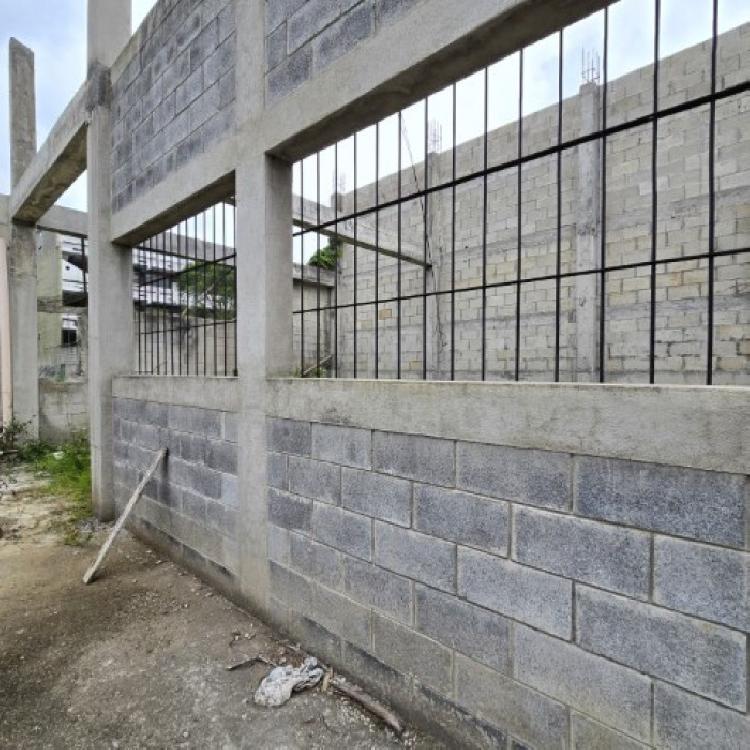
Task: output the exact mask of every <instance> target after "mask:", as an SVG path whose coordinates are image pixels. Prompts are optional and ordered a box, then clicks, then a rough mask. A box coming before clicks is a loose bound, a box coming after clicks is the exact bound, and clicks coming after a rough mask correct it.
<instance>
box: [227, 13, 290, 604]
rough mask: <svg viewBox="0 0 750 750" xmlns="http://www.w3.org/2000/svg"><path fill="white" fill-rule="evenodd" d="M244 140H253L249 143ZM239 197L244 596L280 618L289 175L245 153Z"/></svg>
mask: <svg viewBox="0 0 750 750" xmlns="http://www.w3.org/2000/svg"><path fill="white" fill-rule="evenodd" d="M264 6H265V3H263V2H259V1H258V0H254V1H253V2H248V3H238V4H237V6H236V7H237V40H238V51H237V52H238V59H237V82H238V83H237V86H238V90H237V101H238V103H239V106H240V108H241V110H243V115H245V116H247V115H249V116H253V115H254V114H257V113H259V112H260V111H261V110H262V107H263V96H264V81H263V69H264V64H263V50H264V44H263V29H264V12H265V7H264ZM246 143H252V140H251V139H248V140H247V141H246ZM235 174H236V178H235V179H236V187H235V190H236V198H237V234H236V240H235V241H236V245H237V341H238V350H237V361H238V362H237V365H238V372H239V382H240V390H241V394H242V395H241V400H242V407H241V413H240V419H239V456H240V460H239V486H240V493H241V494H240V503H241V505H240V508H241V510H240V512H241V521H240V523H241V528H242V532H241V534H240V535H239V536H240V538H241V539H242V542H241V548H240V565H241V571H240V576H239V578H240V581H241V586H242V595H243V597H244V599H245V601H246V603H247V605H248V606H250V607H251V608H252V609H254V610H255V611H257V612H259V613H261V614H263V615H264V616H265V617H269V618H271V619H276V618H278V617H280V613H278V612H276V611H275V610H274V608H273V606H272V604H271V601H270V588H269V568H268V557H267V554H266V536H267V513H266V492H265V489H266V427H265V392H266V378H267V377H273V376H277V375H289V374H290V373H291V371H292V367H293V364H292V315H291V310H292V309H293V307H292V257H291V255H292V253H291V243H292V238H291V231H292V230H291V221H292V171H291V165H290V164H287V163H284V162H282V161H280V160H278V159H275V158H274V157H271V156H267V155H265V154H262V153H254V152H251V151H250V149H247V150H245V149H244V148H243V149H242V150H241V152H240V154H239V163H238V165H237V170H236V173H235Z"/></svg>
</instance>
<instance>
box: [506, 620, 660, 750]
mask: <svg viewBox="0 0 750 750" xmlns="http://www.w3.org/2000/svg"><path fill="white" fill-rule="evenodd" d="M515 675H516V677H517V678H518V679H519V680H521V681H522V682H524V683H525V684H527V685H531V686H532V687H534V688H537V689H538V690H543V691H544V692H545V693H546V694H547V695H551V696H553V697H554V698H557V699H558V700H561V701H563V702H564V703H566V704H568V705H569V706H572V707H573V708H576V709H578V710H579V711H582V712H583V713H586V714H588V715H589V716H592V717H593V718H595V719H599V720H600V721H602V722H603V723H604V724H607V725H609V726H611V727H615V728H617V729H620V730H622V731H623V732H624V733H626V734H628V735H630V736H634V737H636V739H641V740H645V741H648V740H649V736H650V732H651V680H649V679H648V678H647V677H645V676H643V675H641V674H638V672H636V671H634V670H632V669H627V668H626V667H622V666H620V665H619V664H613V663H612V662H611V661H607V659H603V658H601V657H600V656H594V655H593V654H590V653H587V652H585V651H582V650H581V649H580V648H578V647H577V646H574V645H572V644H568V643H563V642H562V641H560V640H557V639H556V638H551V637H550V636H547V635H544V634H543V633H539V632H537V631H535V630H532V629H531V628H527V627H524V626H519V627H517V628H516V629H515Z"/></svg>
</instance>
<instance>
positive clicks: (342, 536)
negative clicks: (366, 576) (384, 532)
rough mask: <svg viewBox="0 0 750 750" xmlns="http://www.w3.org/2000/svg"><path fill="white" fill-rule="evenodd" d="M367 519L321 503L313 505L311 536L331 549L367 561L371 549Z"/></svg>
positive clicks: (370, 533) (368, 521) (370, 532)
mask: <svg viewBox="0 0 750 750" xmlns="http://www.w3.org/2000/svg"><path fill="white" fill-rule="evenodd" d="M371 525H372V522H371V521H370V519H369V518H365V517H364V516H360V515H357V514H356V513H350V512H349V511H348V510H342V509H341V508H336V507H333V506H330V505H324V504H322V503H314V505H313V514H312V530H313V536H314V537H315V538H316V539H317V540H319V541H321V542H324V543H325V544H329V545H330V546H331V547H335V548H336V549H338V550H341V551H342V552H347V553H349V554H350V555H354V556H355V557H361V558H362V559H363V560H369V559H370V555H371V547H372V529H371Z"/></svg>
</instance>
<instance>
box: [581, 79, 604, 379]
mask: <svg viewBox="0 0 750 750" xmlns="http://www.w3.org/2000/svg"><path fill="white" fill-rule="evenodd" d="M600 100H601V97H600V92H599V86H598V85H597V84H595V83H586V84H584V85H583V86H581V89H580V95H579V101H580V106H581V132H582V133H590V132H592V131H593V130H597V129H598V128H599V122H600V117H601V113H600V109H601V105H600ZM600 152H601V146H600V144H599V142H598V141H593V142H591V143H586V144H584V145H582V146H579V147H578V193H577V199H576V200H577V202H576V271H587V270H589V269H591V268H598V267H599V258H600V249H601V248H600V245H601V225H600V214H601V211H600V205H601V197H600V185H601V153H600ZM598 289H599V277H598V274H589V275H587V276H576V281H575V305H576V315H575V332H576V356H575V380H576V381H579V382H591V381H595V380H596V378H597V363H598V361H599V360H598V356H597V351H598V350H597V346H598V339H599V325H598V321H599V313H598V311H599V305H598V300H599V294H598Z"/></svg>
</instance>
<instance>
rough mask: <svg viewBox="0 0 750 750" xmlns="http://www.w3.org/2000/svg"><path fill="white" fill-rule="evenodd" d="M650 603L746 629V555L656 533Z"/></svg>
mask: <svg viewBox="0 0 750 750" xmlns="http://www.w3.org/2000/svg"><path fill="white" fill-rule="evenodd" d="M654 601H656V602H657V603H659V604H663V605H665V606H667V607H669V608H671V609H679V610H681V611H682V612H687V613H688V614H693V615H697V616H698V617H703V618H705V619H706V620H714V621H716V622H721V623H723V624H724V625H729V626H730V627H733V628H739V629H740V630H744V631H745V632H750V553H748V552H735V551H734V550H729V549H723V548H721V547H712V546H709V545H706V544H698V543H696V542H687V541H682V540H680V539H668V538H665V537H657V538H656V542H655V545H654Z"/></svg>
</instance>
